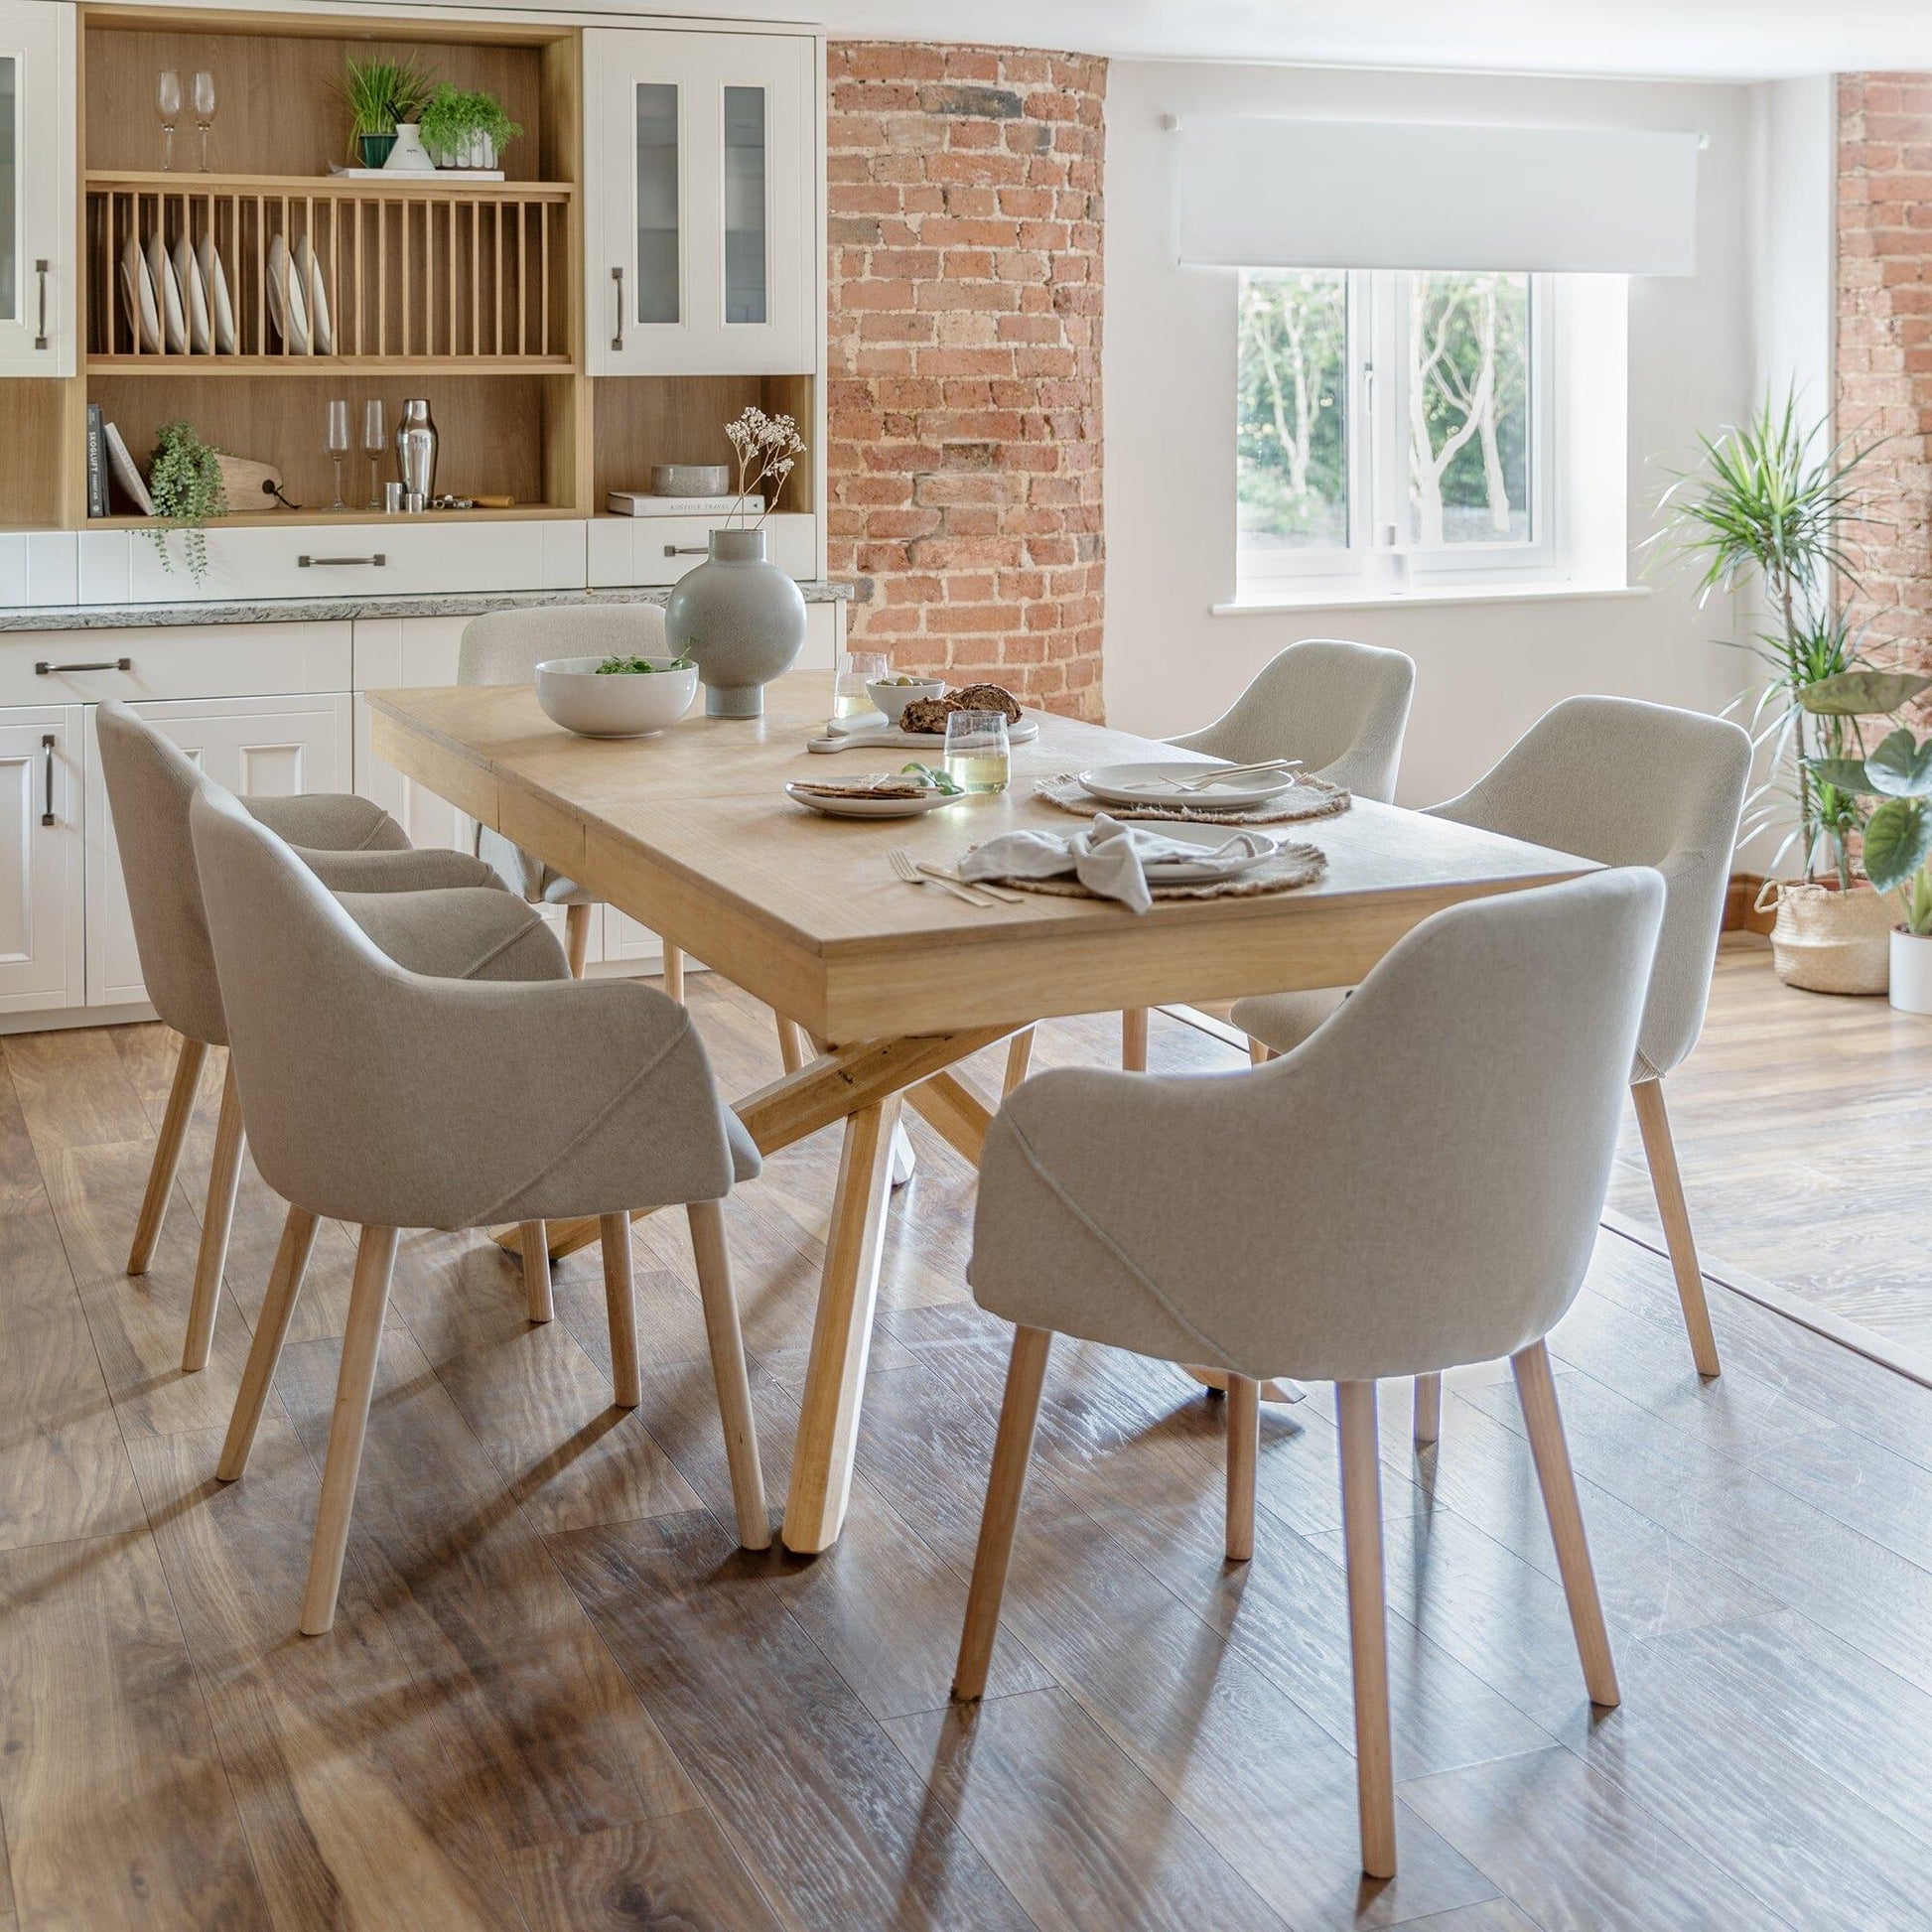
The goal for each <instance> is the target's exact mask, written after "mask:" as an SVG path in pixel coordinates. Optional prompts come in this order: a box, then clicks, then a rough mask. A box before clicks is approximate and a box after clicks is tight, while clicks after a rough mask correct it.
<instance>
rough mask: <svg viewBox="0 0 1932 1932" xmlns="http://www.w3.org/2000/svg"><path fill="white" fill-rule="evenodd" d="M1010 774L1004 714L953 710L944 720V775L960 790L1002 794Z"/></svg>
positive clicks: (1005, 716) (1010, 766)
mask: <svg viewBox="0 0 1932 1932" xmlns="http://www.w3.org/2000/svg"><path fill="white" fill-rule="evenodd" d="M1012 775H1013V753H1012V749H1011V748H1010V747H1009V745H1008V744H1007V715H1006V713H1005V712H1004V711H955V712H954V713H953V714H952V716H951V717H949V718H948V719H947V720H946V776H947V777H949V778H950V779H951V780H952V781H953V783H954V784H956V785H957V786H959V788H960V789H961V790H962V791H1004V790H1006V788H1007V780H1008V779H1009V778H1010V777H1012Z"/></svg>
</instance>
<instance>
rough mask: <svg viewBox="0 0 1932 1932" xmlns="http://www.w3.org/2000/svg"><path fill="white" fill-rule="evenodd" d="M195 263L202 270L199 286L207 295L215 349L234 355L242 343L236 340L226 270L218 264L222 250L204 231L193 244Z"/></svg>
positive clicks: (218, 353)
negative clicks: (194, 246) (197, 241)
mask: <svg viewBox="0 0 1932 1932" xmlns="http://www.w3.org/2000/svg"><path fill="white" fill-rule="evenodd" d="M195 263H196V266H197V267H198V268H199V269H200V270H201V272H202V287H203V291H204V293H205V294H206V295H207V305H208V316H209V321H210V322H211V323H212V325H213V335H214V352H215V353H216V354H217V355H233V354H234V353H235V352H236V351H237V350H238V349H239V348H240V346H241V345H240V344H239V343H237V342H236V341H235V333H234V309H233V306H232V305H231V304H230V303H229V301H228V272H227V270H226V269H225V268H223V267H222V265H221V253H220V250H219V249H217V248H216V247H215V245H214V237H213V236H212V235H207V234H205V235H203V237H202V238H201V240H200V242H199V243H197V244H196V248H195Z"/></svg>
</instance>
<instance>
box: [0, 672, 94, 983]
mask: <svg viewBox="0 0 1932 1932" xmlns="http://www.w3.org/2000/svg"><path fill="white" fill-rule="evenodd" d="M80 734H81V712H80V707H79V706H78V705H46V706H36V707H11V706H10V707H8V708H7V709H5V710H0V1013H31V1012H37V1011H40V1010H43V1009H46V1008H50V1007H77V1006H78V1005H80V1003H81V1000H82V999H83V997H84V994H85V968H84V961H83V951H82V932H83V918H84V908H83V904H82V881H83V878H84V857H83V850H82V841H81V821H82V803H81V782H80V773H81V750H80Z"/></svg>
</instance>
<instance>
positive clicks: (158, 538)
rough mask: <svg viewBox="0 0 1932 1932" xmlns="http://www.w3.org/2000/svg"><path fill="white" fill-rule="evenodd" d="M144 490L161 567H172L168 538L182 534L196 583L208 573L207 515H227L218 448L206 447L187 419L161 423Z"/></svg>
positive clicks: (150, 534) (225, 494) (152, 535)
mask: <svg viewBox="0 0 1932 1932" xmlns="http://www.w3.org/2000/svg"><path fill="white" fill-rule="evenodd" d="M148 494H149V495H150V496H151V497H152V498H153V499H154V513H155V516H156V517H157V518H158V519H159V521H158V522H157V523H156V524H155V527H154V528H153V529H152V530H150V531H149V532H148V534H149V536H150V537H152V538H153V539H154V547H155V550H156V551H157V552H158V553H159V555H160V558H161V568H162V569H163V570H173V569H174V567H175V563H174V559H173V557H172V556H170V555H169V552H168V538H169V536H170V535H171V534H172V533H173V532H174V531H176V530H179V531H181V532H182V536H183V548H184V549H185V550H186V552H187V562H188V574H189V576H191V577H192V578H194V580H195V581H196V583H198V584H199V583H200V582H201V581H202V579H203V578H204V577H205V576H207V530H206V529H204V528H203V525H204V524H206V523H207V520H208V519H209V518H210V517H215V516H225V515H226V514H227V513H228V492H227V484H226V482H225V480H224V478H223V476H222V473H221V452H220V451H218V450H215V449H212V448H210V447H209V446H208V445H207V443H205V442H203V441H202V439H201V437H200V436H199V435H198V434H197V433H196V431H195V428H194V425H193V424H191V423H185V422H174V423H163V424H162V426H161V428H160V429H159V430H157V431H156V432H155V439H154V460H153V462H152V463H151V464H150V465H149V467H148Z"/></svg>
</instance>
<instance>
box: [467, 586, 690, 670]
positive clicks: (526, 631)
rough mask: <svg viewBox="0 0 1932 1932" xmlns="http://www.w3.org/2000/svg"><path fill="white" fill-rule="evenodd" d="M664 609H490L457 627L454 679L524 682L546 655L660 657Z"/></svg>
mask: <svg viewBox="0 0 1932 1932" xmlns="http://www.w3.org/2000/svg"><path fill="white" fill-rule="evenodd" d="M666 649H667V646H666V644H665V640H664V611H663V607H662V606H661V605H656V604H591V605H574V604H573V605H558V606H556V607H554V608H550V609H546V608H543V607H538V608H536V609H532V610H523V611H490V612H488V613H486V614H485V615H484V616H483V617H480V618H472V619H471V620H470V621H469V622H468V623H466V624H465V625H464V626H463V639H462V641H461V642H460V643H459V644H458V646H457V667H456V681H457V682H458V683H459V684H528V683H530V682H532V681H533V680H534V678H535V676H536V668H537V666H538V665H539V664H541V663H542V662H543V661H544V659H545V658H549V657H604V656H621V657H662V656H663V655H664V654H665V652H666Z"/></svg>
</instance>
